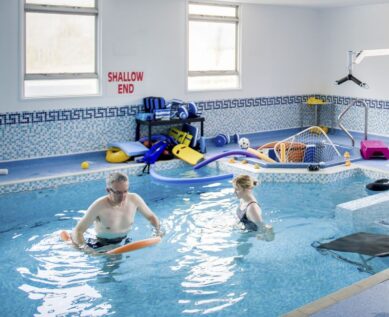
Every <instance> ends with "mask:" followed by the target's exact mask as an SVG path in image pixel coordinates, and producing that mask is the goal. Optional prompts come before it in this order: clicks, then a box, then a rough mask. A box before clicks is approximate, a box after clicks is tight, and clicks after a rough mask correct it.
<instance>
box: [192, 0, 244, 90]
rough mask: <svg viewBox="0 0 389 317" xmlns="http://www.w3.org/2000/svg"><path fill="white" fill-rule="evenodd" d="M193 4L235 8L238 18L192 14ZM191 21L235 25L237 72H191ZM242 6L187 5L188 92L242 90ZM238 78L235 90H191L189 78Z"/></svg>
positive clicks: (215, 4) (204, 3) (199, 2)
mask: <svg viewBox="0 0 389 317" xmlns="http://www.w3.org/2000/svg"><path fill="white" fill-rule="evenodd" d="M191 4H195V5H196V4H199V5H208V6H217V7H233V8H235V10H236V16H235V17H230V16H217V15H204V14H190V12H189V11H190V9H189V6H190V5H191ZM190 21H204V22H212V23H231V24H232V23H234V24H235V70H202V71H191V70H190V69H189V63H190V60H189V59H190V57H189V41H190V39H189V33H190V30H189V29H190V27H189V23H190ZM240 31H241V6H240V5H239V4H232V3H228V2H227V3H224V2H223V3H222V2H216V1H206V0H204V1H196V0H189V1H188V5H187V85H186V87H187V91H189V92H191V91H211V90H238V89H241V60H240V58H241V46H240V43H241V40H240V39H241V32H240ZM231 75H233V76H237V77H238V86H237V87H234V88H210V89H206V88H202V89H190V88H189V78H190V77H208V76H231Z"/></svg>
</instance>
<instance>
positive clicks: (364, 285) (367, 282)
mask: <svg viewBox="0 0 389 317" xmlns="http://www.w3.org/2000/svg"><path fill="white" fill-rule="evenodd" d="M385 281H389V269H386V270H384V271H381V272H378V273H376V274H374V275H372V276H369V277H367V278H365V279H362V280H360V281H358V282H356V283H354V284H351V285H349V286H346V287H344V288H342V289H340V290H337V291H335V292H333V293H330V294H328V295H326V296H323V297H321V298H319V299H317V300H315V301H313V302H311V303H308V304H306V305H303V306H301V307H299V308H296V309H295V310H292V311H290V312H288V313H286V314H284V315H282V317H308V316H311V315H312V314H315V313H318V312H320V311H322V310H324V309H326V308H328V307H330V306H332V305H335V304H337V303H339V302H342V301H344V300H347V299H348V298H351V297H353V296H355V295H357V294H360V293H362V292H363V291H365V290H367V289H370V288H372V287H373V286H376V285H378V284H380V283H383V282H385Z"/></svg>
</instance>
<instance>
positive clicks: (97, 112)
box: [0, 95, 308, 126]
mask: <svg viewBox="0 0 389 317" xmlns="http://www.w3.org/2000/svg"><path fill="white" fill-rule="evenodd" d="M307 99H308V95H299V96H297V95H296V96H274V97H258V98H244V99H225V100H210V101H198V102H196V104H197V107H198V109H199V110H200V111H208V110H219V109H227V108H242V107H260V106H275V105H288V104H298V103H302V102H304V101H306V100H307ZM143 110H144V107H143V105H132V106H122V107H96V108H84V109H83V108H74V109H60V110H47V111H43V110H42V111H23V112H6V113H0V126H2V125H15V124H31V123H44V122H55V121H68V120H69V121H71V120H88V119H100V118H113V117H126V116H127V117H128V116H135V115H136V113H137V112H140V111H143Z"/></svg>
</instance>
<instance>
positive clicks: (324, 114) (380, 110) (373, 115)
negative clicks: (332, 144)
mask: <svg viewBox="0 0 389 317" xmlns="http://www.w3.org/2000/svg"><path fill="white" fill-rule="evenodd" d="M318 97H319V98H322V99H323V100H325V101H327V102H329V103H330V105H325V106H319V109H320V110H319V121H320V123H321V124H322V125H326V126H329V127H333V128H337V127H338V121H337V118H338V116H339V115H340V114H341V112H342V111H343V110H344V109H346V107H347V106H348V105H349V104H350V102H352V101H353V100H355V98H352V97H342V96H322V95H321V96H320V95H319V96H318ZM360 100H363V101H364V102H365V103H366V104H367V106H368V133H372V134H380V135H389V101H388V100H376V99H360ZM342 123H343V124H344V126H345V127H346V129H348V130H350V131H357V132H363V131H364V128H365V108H364V107H363V105H362V104H361V103H357V104H356V105H355V106H353V107H352V108H350V109H349V111H348V112H347V113H346V114H345V115H344V117H343V119H342Z"/></svg>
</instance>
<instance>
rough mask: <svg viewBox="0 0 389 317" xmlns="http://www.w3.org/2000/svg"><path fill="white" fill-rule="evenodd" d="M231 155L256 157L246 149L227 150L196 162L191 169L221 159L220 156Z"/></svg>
mask: <svg viewBox="0 0 389 317" xmlns="http://www.w3.org/2000/svg"><path fill="white" fill-rule="evenodd" d="M231 155H244V156H248V157H253V158H256V157H257V156H256V155H255V154H252V153H250V152H248V151H243V150H236V151H227V152H223V153H220V154H218V155H215V156H212V157H210V158H208V159H206V160H204V161H202V162H201V163H198V164H197V165H195V166H193V169H195V170H196V169H199V168H201V167H203V166H205V165H208V164H209V163H211V162H213V161H216V160H218V159H221V158H222V157H226V156H231Z"/></svg>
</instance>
